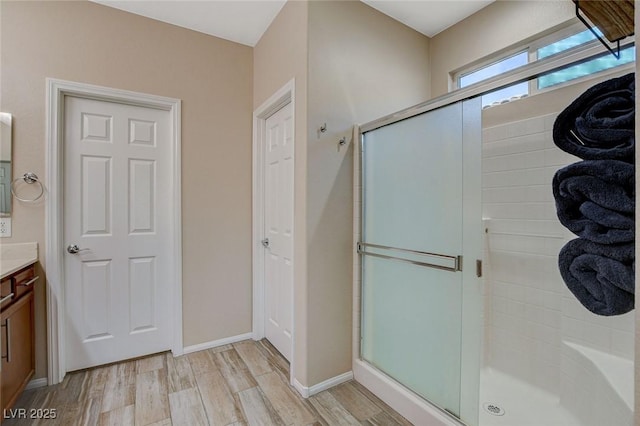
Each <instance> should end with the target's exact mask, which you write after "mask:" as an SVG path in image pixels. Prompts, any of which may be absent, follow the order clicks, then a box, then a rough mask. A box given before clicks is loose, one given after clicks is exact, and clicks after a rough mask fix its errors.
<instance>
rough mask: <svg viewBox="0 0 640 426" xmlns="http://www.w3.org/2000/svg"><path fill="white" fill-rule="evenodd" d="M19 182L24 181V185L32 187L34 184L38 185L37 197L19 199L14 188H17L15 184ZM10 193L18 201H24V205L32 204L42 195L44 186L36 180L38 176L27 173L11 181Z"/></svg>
mask: <svg viewBox="0 0 640 426" xmlns="http://www.w3.org/2000/svg"><path fill="white" fill-rule="evenodd" d="M19 181H24V183H26V184H28V185H32V184H34V183H37V184H38V185H40V193H39V194H38V195H36V196H35V197H34V198H21V197H19V196H18V194H17V193H16V188H17V187H18V186H17V185H16V183H17V182H19ZM11 193H12V194H13V196H14V197H16V199H17V200H19V201H24V202H25V203H33V202H36V201H38V200H39V199H40V198H41V197H42V196H43V195H44V185H42V182H40V180H39V179H38V176H36V174H35V173H32V172H27V173H25V174H23V175H22V176H20V177H18V178H15V179H14V180H12V181H11Z"/></svg>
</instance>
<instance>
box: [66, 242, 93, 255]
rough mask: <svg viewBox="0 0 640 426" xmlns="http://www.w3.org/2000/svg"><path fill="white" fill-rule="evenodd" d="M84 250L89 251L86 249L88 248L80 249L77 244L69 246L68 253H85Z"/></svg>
mask: <svg viewBox="0 0 640 426" xmlns="http://www.w3.org/2000/svg"><path fill="white" fill-rule="evenodd" d="M84 250H89V249H86V248H84V249H81V248H80V247H78V245H77V244H69V245H68V246H67V251H68V252H69V253H71V254H77V253H78V252H80V251H84Z"/></svg>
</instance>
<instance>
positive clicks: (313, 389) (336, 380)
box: [293, 371, 353, 398]
mask: <svg viewBox="0 0 640 426" xmlns="http://www.w3.org/2000/svg"><path fill="white" fill-rule="evenodd" d="M351 379H353V372H352V371H347V372H346V373H344V374H340V375H339V376H335V377H332V378H330V379H327V380H325V381H324V382H320V383H318V384H316V385H313V386H309V387H307V386H304V385H303V384H302V383H300V382H299V381H298V380H297V379H294V380H293V387H294V388H296V390H297V391H298V393H299V394H300V395H302V397H303V398H309V397H310V396H313V395H315V394H317V393H320V392H322V391H325V390H327V389H330V388H332V387H334V386H338V385H339V384H340V383H344V382H348V381H349V380H351Z"/></svg>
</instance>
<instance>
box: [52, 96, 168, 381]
mask: <svg viewBox="0 0 640 426" xmlns="http://www.w3.org/2000/svg"><path fill="white" fill-rule="evenodd" d="M64 108H65V123H64V151H65V153H64V236H65V250H66V251H65V266H64V267H65V276H66V283H65V305H66V312H65V314H66V336H65V341H66V348H65V353H66V369H67V371H73V370H77V369H81V368H87V367H91V366H95V365H100V364H105V363H110V362H114V361H119V360H123V359H127V358H132V357H137V356H141V355H146V354H150V353H155V352H159V351H164V350H168V349H170V347H171V336H172V329H171V315H168V313H169V312H171V305H170V300H169V297H170V296H169V295H170V286H171V282H170V279H171V278H170V277H171V274H170V273H169V272H170V270H169V269H168V268H169V265H170V263H171V261H172V260H171V258H170V255H169V253H170V244H171V235H172V234H171V226H172V222H171V216H170V212H171V209H172V206H171V205H170V199H171V197H170V196H169V194H171V193H172V190H173V188H172V187H171V185H172V180H171V169H170V165H171V164H170V159H171V156H170V154H171V147H170V137H171V131H172V129H171V121H170V113H169V112H168V111H163V110H158V109H152V108H145V107H138V106H132V105H124V104H119V103H112V102H106V101H98V100H91V99H84V98H77V97H71V96H67V97H66V98H65V105H64ZM71 245H77V246H78V250H79V251H78V252H77V253H75V254H74V253H70V252H69V251H71V252H73V251H74V250H73V249H71V250H68V247H67V246H71Z"/></svg>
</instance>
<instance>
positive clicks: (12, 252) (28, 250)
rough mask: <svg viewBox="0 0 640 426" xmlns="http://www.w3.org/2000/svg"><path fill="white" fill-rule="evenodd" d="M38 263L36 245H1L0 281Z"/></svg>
mask: <svg viewBox="0 0 640 426" xmlns="http://www.w3.org/2000/svg"><path fill="white" fill-rule="evenodd" d="M37 261H38V243H16V244H2V245H1V246H0V279H2V278H4V277H7V276H9V275H11V274H13V273H14V272H16V271H19V270H20V269H22V268H24V267H25V266H29V265H33V264H34V263H36V262H37Z"/></svg>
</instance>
